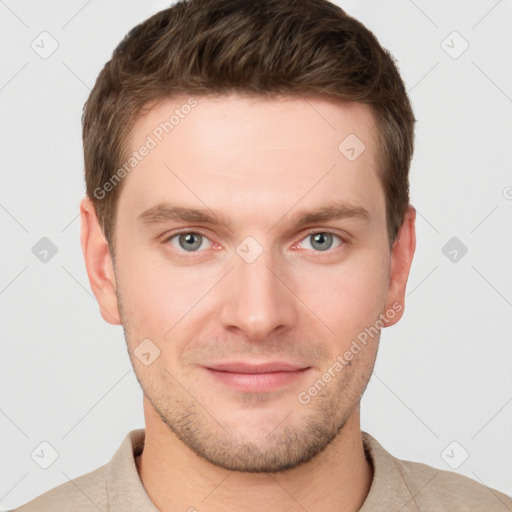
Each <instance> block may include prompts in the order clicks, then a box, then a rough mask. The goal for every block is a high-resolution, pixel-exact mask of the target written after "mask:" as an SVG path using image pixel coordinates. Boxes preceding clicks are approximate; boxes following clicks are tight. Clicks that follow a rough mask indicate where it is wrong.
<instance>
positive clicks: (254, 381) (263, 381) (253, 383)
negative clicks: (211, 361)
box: [206, 368, 309, 392]
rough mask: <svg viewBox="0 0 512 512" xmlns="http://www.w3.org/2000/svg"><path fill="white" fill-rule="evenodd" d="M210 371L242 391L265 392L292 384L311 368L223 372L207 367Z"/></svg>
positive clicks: (214, 375)
mask: <svg viewBox="0 0 512 512" xmlns="http://www.w3.org/2000/svg"><path fill="white" fill-rule="evenodd" d="M206 370H207V371H208V373H209V374H210V375H212V376H213V378H214V379H216V380H217V381H220V382H222V383H223V384H226V385H228V386H231V387H233V388H236V389H238V390H240V391H253V392H263V391H272V390H274V389H278V388H280V387H283V386H286V385H287V384H291V383H292V382H295V381H296V380H298V379H300V378H301V377H302V376H303V375H304V374H305V373H306V372H307V371H308V370H309V368H304V369H302V370H297V371H292V372H272V373H235V372H222V371H218V370H212V369H211V368H206Z"/></svg>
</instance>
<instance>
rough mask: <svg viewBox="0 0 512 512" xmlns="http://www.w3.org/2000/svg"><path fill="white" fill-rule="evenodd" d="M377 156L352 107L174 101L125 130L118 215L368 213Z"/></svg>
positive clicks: (371, 135)
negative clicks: (340, 206)
mask: <svg viewBox="0 0 512 512" xmlns="http://www.w3.org/2000/svg"><path fill="white" fill-rule="evenodd" d="M144 148H146V149H144ZM377 148H378V146H377V137H376V127H375V121H374V117H373V114H372V112H371V110H370V108H369V107H368V106H367V105H363V104H360V103H353V102H351V103H348V102H347V103H335V102H334V101H332V100H329V99H323V98H318V97H300V98H299V97H273V98H263V97H246V96H240V95H237V94H231V95H226V96H220V97H211V96H194V97H192V96H179V97H174V98H173V99H170V100H166V101H162V102H160V103H159V104H157V105H155V106H153V107H152V108H150V109H149V110H148V111H147V112H146V113H145V114H144V115H143V116H141V117H140V118H139V119H138V120H137V121H136V122H135V124H134V127H133V129H132V131H131V134H130V137H129V140H128V142H127V146H126V150H127V155H126V158H127V159H129V158H130V157H131V163H132V164H134V165H133V166H127V168H130V169H131V170H130V171H129V173H127V176H126V178H125V179H126V183H125V184H124V187H123V192H122V194H121V196H120V201H119V203H120V204H119V210H120V211H121V210H122V208H123V207H126V206H129V209H130V210H132V211H133V213H134V215H137V214H139V213H140V212H141V211H143V210H145V209H147V208H149V207H151V206H154V205H155V204H158V203H163V202H174V203H179V204H180V205H194V206H196V207H197V206H199V207H208V208H212V209H214V210H219V211H224V210H227V208H228V206H229V208H230V209H231V210H232V211H234V212H236V211H238V212H239V213H242V212H245V213H246V214H247V216H248V218H251V216H254V215H259V216H261V215H262V213H263V210H262V207H264V209H265V210H267V211H272V212H273V214H274V215H275V212H277V211H280V210H283V212H284V211H288V210H290V208H293V205H294V204H297V203H299V202H300V203H301V207H306V206H307V205H308V204H314V205H315V206H318V204H319V202H321V201H323V200H325V199H333V200H343V201H347V202H350V203H351V204H361V205H364V206H365V207H367V209H369V210H371V209H374V210H375V209H378V208H380V207H382V208H383V206H384V199H383V192H382V187H381V185H380V180H379V178H378V157H377ZM142 153H143V155H142ZM133 155H135V156H133ZM134 159H135V160H134Z"/></svg>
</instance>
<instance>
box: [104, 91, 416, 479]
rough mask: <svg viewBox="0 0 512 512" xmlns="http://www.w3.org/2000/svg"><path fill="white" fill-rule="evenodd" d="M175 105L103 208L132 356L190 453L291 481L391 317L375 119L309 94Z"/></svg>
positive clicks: (134, 144)
mask: <svg viewBox="0 0 512 512" xmlns="http://www.w3.org/2000/svg"><path fill="white" fill-rule="evenodd" d="M188 100H189V97H180V98H174V99H173V100H168V101H166V102H164V103H161V104H160V105H158V106H156V107H154V108H152V109H151V110H149V112H147V113H146V114H145V115H144V117H141V118H139V119H138V120H137V122H136V124H135V125H134V128H133V131H132V133H131V137H130V139H129V142H128V153H129V154H131V153H132V152H134V151H138V150H139V149H140V148H141V147H142V146H143V145H146V146H148V145H149V146H152V147H151V148H150V150H148V151H147V152H145V151H142V152H144V153H147V154H146V156H144V157H143V158H141V159H140V161H139V162H138V163H137V165H136V167H134V168H133V170H132V171H131V172H130V173H129V175H128V176H127V177H126V178H125V180H126V181H125V182H124V185H123V190H122V193H121V195H120V199H119V203H118V210H117V212H118V218H117V226H116V229H117V231H116V261H115V300H116V301H117V302H116V307H117V308H118V311H119V313H120V319H121V321H122V324H123V327H124V330H125V336H126V341H127V345H128V349H129V353H130V358H131V360H132V364H133V367H134V370H135V373H136V375H137V378H138V380H139V382H140V384H141V386H142V389H143V391H144V394H145V397H146V398H147V399H148V400H149V401H150V403H151V405H152V407H153V408H154V409H155V411H156V412H157V413H158V415H159V416H160V418H161V420H162V421H163V422H164V423H165V424H166V425H167V426H168V428H169V429H170V430H171V431H172V432H173V433H174V434H175V435H176V436H177V437H178V438H179V439H181V440H182V441H183V442H184V443H185V444H186V445H188V446H189V447H190V448H191V449H193V450H194V451H195V452H196V453H198V454H199V455H201V456H202V457H204V458H206V459H207V460H209V461H210V462H212V463H213V464H216V465H218V466H221V467H224V468H226V469H231V470H240V471H256V472H258V471H265V472H272V471H280V470H283V469H287V468H292V467H295V466H297V465H299V464H301V463H303V462H306V461H308V460H310V459H311V458H312V457H313V456H314V455H316V454H318V453H319V452H321V451H322V450H323V449H324V448H326V446H328V444H329V443H330V442H331V441H332V440H333V439H334V438H335V437H336V435H337V434H338V433H339V431H340V430H341V429H342V428H343V426H344V425H345V423H346V422H347V420H348V419H349V418H350V417H351V415H352V414H353V413H354V411H355V410H356V409H357V406H358V404H359V401H360V398H361V395H362V393H363V391H364V389H365V387H366V384H367V382H368V379H369V377H370V375H371V372H372V369H373V365H374V361H375V356H376V352H377V346H378V340H379V335H380V328H381V327H382V326H383V325H388V324H391V323H394V322H395V321H397V320H398V318H399V317H400V315H401V313H400V311H401V309H402V306H401V303H400V300H401V295H400V294H401V293H402V292H403V290H402V289H401V285H402V284H403V286H405V283H399V284H398V285H396V283H395V282H394V280H393V269H394V268H398V267H400V265H399V263H397V262H395V263H394V262H393V252H392V251H391V250H390V248H389V244H388V238H387V233H386V210H385V198H384V192H383V188H382V185H381V183H380V180H379V177H378V172H379V159H378V155H377V151H376V148H377V146H376V144H377V142H376V133H375V128H374V119H373V116H372V114H371V111H370V110H369V108H368V107H367V106H365V105H362V104H357V103H347V104H344V105H340V104H335V103H332V102H330V101H328V100H325V99H319V98H308V99H307V101H306V100H304V99H297V98H290V97H287V98H272V99H263V98H247V97H241V96H238V95H229V96H222V97H217V98H213V97H203V96H200V97H195V101H197V104H194V106H193V108H190V109H189V108H186V109H185V108H182V107H183V105H184V104H187V101H188ZM189 104H190V102H189ZM176 109H178V110H180V109H181V110H180V112H181V115H179V116H178V117H179V121H177V122H175V124H173V127H172V129H169V126H167V125H162V124H161V123H165V121H168V120H169V118H170V116H171V115H172V114H173V113H174V112H175V111H176ZM184 112H187V113H186V114H184ZM174 121H176V119H175V120H174ZM162 126H167V129H168V133H166V131H165V130H164V129H163V128H162ZM350 134H353V135H351V136H350V137H351V138H349V139H347V141H348V142H345V143H343V141H344V140H345V139H346V138H347V136H349V135H350ZM148 136H149V137H150V139H151V140H152V141H153V142H154V143H155V144H154V145H153V143H151V142H149V139H148ZM354 137H357V139H359V141H358V140H357V139H356V138H354ZM159 139H160V140H159ZM340 143H342V144H341V146H340ZM361 143H363V144H364V146H365V149H364V150H363V151H362V152H361V150H362V149H363V146H362V145H361ZM340 148H341V149H340ZM351 148H353V149H354V150H353V151H352V150H351ZM359 153H360V154H359ZM354 156H355V157H356V158H354ZM410 257H412V253H411V254H410ZM408 263H410V262H408ZM406 266H407V271H408V265H406ZM401 267H403V265H401ZM397 299H398V301H397ZM397 304H398V305H397ZM391 310H393V315H392V316H391V313H390V312H391ZM109 321H111V320H109ZM369 333H371V335H369ZM363 340H364V342H363ZM354 342H355V343H356V345H357V346H358V347H359V349H357V348H355V345H354ZM350 354H351V356H350Z"/></svg>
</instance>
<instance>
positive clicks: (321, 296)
mask: <svg viewBox="0 0 512 512" xmlns="http://www.w3.org/2000/svg"><path fill="white" fill-rule="evenodd" d="M300 273H301V277H300V279H297V281H296V282H297V283H300V286H299V287H298V288H297V290H298V293H297V294H298V296H299V297H301V298H303V301H304V303H305V304H307V305H308V307H309V308H310V309H311V311H312V312H313V313H314V314H316V315H318V317H319V318H320V319H321V320H322V321H323V323H324V324H325V325H327V326H328V327H329V328H330V329H331V330H332V331H334V333H335V335H334V336H335V338H336V339H337V340H340V339H341V340H343V343H350V341H351V339H352V338H353V337H356V336H357V335H358V334H359V333H360V332H361V331H363V330H364V329H365V328H367V327H369V326H371V325H373V324H374V323H375V321H376V319H377V318H378V316H379V314H380V313H382V312H383V308H384V307H385V303H386V291H387V285H388V272H387V267H386V261H385V259H384V260H383V259H382V258H380V261H379V258H378V257H377V258H375V257H371V255H370V257H368V256H365V255H363V254H360V255H357V256H354V257H353V258H351V259H350V260H347V261H346V262H344V263H343V264H341V265H336V266H332V267H330V268H324V269H322V271H321V272H319V271H318V270H317V271H316V272H315V269H314V268H310V269H309V271H308V270H306V269H302V271H301V272H300ZM313 318H315V319H316V318H317V317H316V316H314V317H313ZM318 323H319V324H320V320H318ZM331 334H332V333H331Z"/></svg>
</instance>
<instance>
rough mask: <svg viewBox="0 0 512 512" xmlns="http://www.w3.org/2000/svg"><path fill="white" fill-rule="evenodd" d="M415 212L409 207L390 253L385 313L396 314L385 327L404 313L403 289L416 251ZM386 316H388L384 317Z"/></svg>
mask: <svg viewBox="0 0 512 512" xmlns="http://www.w3.org/2000/svg"><path fill="white" fill-rule="evenodd" d="M415 221H416V210H415V209H414V207H412V206H409V208H408V209H407V212H406V213H405V216H404V222H403V224H402V227H401V228H400V231H399V232H398V234H397V238H396V240H395V243H394V244H393V249H392V251H391V263H390V275H389V287H388V292H387V300H386V311H390V310H393V311H394V312H395V313H396V314H394V315H392V318H391V316H389V318H388V319H387V320H385V326H386V327H389V326H391V325H394V324H396V323H397V322H398V321H399V320H400V318H402V315H403V313H404V309H405V289H406V286H407V279H408V278H409V271H410V269H411V264H412V259H413V256H414V251H415V249H416V228H415ZM386 316H388V315H386Z"/></svg>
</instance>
